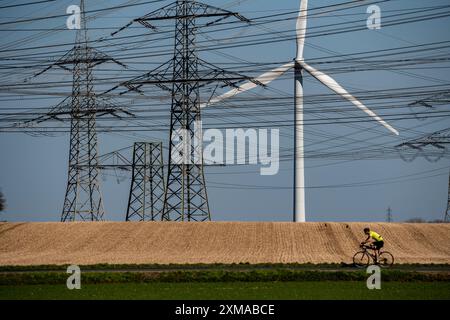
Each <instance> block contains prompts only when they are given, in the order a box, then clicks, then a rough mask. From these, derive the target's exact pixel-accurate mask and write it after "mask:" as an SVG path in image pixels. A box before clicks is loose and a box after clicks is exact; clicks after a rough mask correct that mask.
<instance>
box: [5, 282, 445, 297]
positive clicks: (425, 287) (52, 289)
mask: <svg viewBox="0 0 450 320" xmlns="http://www.w3.org/2000/svg"><path fill="white" fill-rule="evenodd" d="M0 299H2V300H6V299H155V300H157V299H168V300H171V299H173V300H209V299H224V300H232V299H236V300H239V299H262V300H264V299H270V300H276V299H296V300H297V299H349V300H365V299H389V300H391V299H408V300H411V299H424V300H426V299H445V300H450V283H449V282H386V283H383V284H382V288H381V290H368V289H367V288H366V284H365V282H363V281H320V282H319V281H306V282H215V283H210V282H206V283H161V282H157V283H117V284H86V285H82V288H81V289H80V290H68V289H67V288H66V287H65V285H19V286H0Z"/></svg>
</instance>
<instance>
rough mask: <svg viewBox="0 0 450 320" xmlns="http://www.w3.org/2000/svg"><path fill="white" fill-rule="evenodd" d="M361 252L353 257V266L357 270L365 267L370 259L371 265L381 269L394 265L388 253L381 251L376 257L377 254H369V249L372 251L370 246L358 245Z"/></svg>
mask: <svg viewBox="0 0 450 320" xmlns="http://www.w3.org/2000/svg"><path fill="white" fill-rule="evenodd" d="M359 247H360V248H361V249H362V250H361V251H358V252H357V253H355V255H354V256H353V264H354V265H355V266H357V267H359V268H362V267H367V266H368V265H369V264H370V262H371V258H372V261H373V264H375V265H379V266H380V267H383V268H389V267H391V266H392V265H393V264H394V256H393V255H392V254H391V253H390V252H388V251H382V252H380V254H379V255H378V257H377V254H376V253H374V254H372V253H370V252H369V249H372V250H373V249H374V247H372V246H370V245H365V244H360V246H359Z"/></svg>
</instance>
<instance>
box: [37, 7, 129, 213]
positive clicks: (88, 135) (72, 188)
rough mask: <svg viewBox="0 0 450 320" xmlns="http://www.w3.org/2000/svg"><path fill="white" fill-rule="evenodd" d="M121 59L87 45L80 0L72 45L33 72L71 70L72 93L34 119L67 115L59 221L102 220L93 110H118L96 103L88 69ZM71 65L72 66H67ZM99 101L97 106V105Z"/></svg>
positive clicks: (84, 21) (102, 209)
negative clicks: (64, 181)
mask: <svg viewBox="0 0 450 320" xmlns="http://www.w3.org/2000/svg"><path fill="white" fill-rule="evenodd" d="M108 61H109V62H114V63H117V64H119V65H121V66H123V67H125V65H123V64H122V63H120V62H118V61H117V60H115V59H113V58H111V57H109V56H108V55H106V54H104V53H102V52H100V51H98V50H96V49H94V48H92V47H90V46H89V45H88V37H87V27H86V16H85V6H84V0H81V1H80V29H78V30H77V34H76V43H75V46H74V47H73V48H72V49H71V50H69V51H68V52H67V53H66V54H65V55H64V56H63V57H61V58H60V59H59V60H57V61H56V62H55V63H53V64H52V65H50V66H49V67H47V68H46V69H44V70H43V71H41V72H39V73H37V74H36V75H35V77H36V76H39V75H41V74H42V73H44V72H46V71H47V70H49V69H51V68H52V67H54V66H57V67H60V68H62V69H64V70H68V71H71V72H72V74H73V87H72V96H71V97H70V99H69V98H67V99H65V100H64V101H62V102H61V103H60V104H59V105H57V106H56V107H55V108H53V109H52V110H51V111H50V112H49V113H48V114H46V115H45V116H44V117H40V118H39V119H35V121H38V122H42V121H46V120H50V119H58V117H61V116H63V115H69V116H70V151H69V168H68V181H67V189H66V195H65V198H64V206H63V210H62V214H61V221H62V222H65V221H75V220H78V219H80V220H83V221H99V220H103V215H104V208H103V201H102V194H101V191H100V181H99V163H98V159H97V155H98V143H97V132H96V117H97V114H98V113H100V114H112V115H115V112H116V111H118V110H117V109H115V108H114V106H112V105H108V104H107V103H106V102H100V103H98V101H97V99H96V96H95V93H94V83H93V82H94V80H93V76H92V69H93V67H95V66H96V65H99V64H101V63H104V62H108ZM69 66H72V67H69ZM99 104H100V106H99ZM122 111H123V110H122Z"/></svg>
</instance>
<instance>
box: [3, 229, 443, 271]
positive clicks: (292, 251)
mask: <svg viewBox="0 0 450 320" xmlns="http://www.w3.org/2000/svg"><path fill="white" fill-rule="evenodd" d="M365 226H369V227H370V228H372V229H373V230H375V231H377V232H378V233H380V234H381V235H382V236H383V237H384V239H385V242H386V245H385V249H386V250H388V251H390V252H391V253H392V254H393V255H394V256H395V259H396V260H395V261H396V263H408V264H409V263H420V264H430V263H439V264H450V224H406V223H405V224H402V223H319V222H317V223H316V222H309V223H289V222H206V223H180V222H72V223H57V222H55V223H53V222H45V223H0V265H50V264H52V265H61V264H78V265H88V264H89V265H93V264H99V263H109V264H189V263H208V264H210V263H227V264H228V263H252V264H254V263H341V262H345V263H350V262H351V261H352V256H353V254H354V253H355V252H356V251H357V250H358V245H359V243H360V242H361V241H362V240H364V238H365V236H364V234H363V231H362V229H363V228H364V227H365Z"/></svg>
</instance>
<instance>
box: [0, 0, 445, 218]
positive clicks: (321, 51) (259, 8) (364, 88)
mask: <svg viewBox="0 0 450 320" xmlns="http://www.w3.org/2000/svg"><path fill="white" fill-rule="evenodd" d="M28 2H30V1H28ZM144 2H149V1H145V0H141V1H125V0H112V1H92V0H87V1H86V5H87V10H88V11H92V10H100V9H102V8H110V7H114V6H117V5H122V4H137V3H144ZM204 2H205V3H208V4H210V5H214V6H217V7H222V8H225V9H227V10H232V11H238V12H241V13H242V14H243V15H244V16H246V17H248V18H250V19H252V18H256V20H255V21H261V20H262V21H266V22H267V23H266V24H263V23H255V25H253V26H250V27H242V28H232V29H229V30H222V31H220V30H218V29H220V28H221V27H222V28H223V27H225V28H227V27H230V26H231V25H228V24H225V25H222V26H221V27H220V26H216V27H212V28H210V32H204V31H205V29H202V30H201V31H200V34H199V35H198V38H197V41H198V45H199V48H200V49H201V51H200V57H201V58H202V59H203V60H206V61H208V62H211V63H214V64H216V65H218V66H221V67H223V68H227V69H230V70H233V71H239V72H242V73H246V74H248V75H250V76H257V75H258V74H261V73H263V72H265V71H267V70H269V69H270V68H275V67H276V66H278V65H281V64H283V63H286V62H289V61H291V60H292V59H293V58H294V56H295V40H294V39H293V38H292V36H293V34H294V31H295V19H294V17H295V13H292V12H293V11H295V10H298V1H297V0H277V1H269V0H241V1H232V0H205V1H204ZM343 2H344V1H342V0H340V1H334V0H333V1H325V0H313V1H309V3H310V4H309V8H310V13H311V17H310V19H309V20H308V33H307V39H306V48H305V60H306V61H307V62H309V63H310V64H311V65H312V66H314V67H316V68H318V69H320V70H322V71H324V72H326V73H328V74H330V75H331V76H333V77H334V78H335V79H336V80H337V81H338V82H339V83H340V84H341V85H343V86H344V87H345V88H346V89H348V90H349V91H350V92H352V93H354V94H355V96H357V97H359V98H360V99H361V101H362V102H364V103H365V104H366V105H367V106H368V107H369V108H370V107H373V108H374V110H376V111H377V112H378V113H379V114H380V115H385V116H387V118H388V119H390V120H389V122H390V123H391V124H392V125H393V126H394V127H395V128H397V129H398V130H399V131H400V136H399V137H396V136H394V135H390V134H389V132H388V131H386V130H385V129H384V128H383V127H381V126H379V125H378V124H376V123H374V122H367V121H363V120H364V119H363V118H364V117H365V114H364V113H363V112H361V111H359V110H357V109H356V108H354V107H353V106H352V105H351V104H350V103H348V102H346V101H343V100H340V99H339V98H337V97H336V96H335V95H334V94H332V93H331V92H330V91H329V90H328V89H327V88H326V87H324V86H323V85H321V84H320V83H318V82H317V81H316V80H314V79H313V78H311V77H308V76H306V77H305V83H304V87H305V88H304V90H305V118H306V123H307V125H306V126H305V144H306V149H305V154H306V156H305V158H306V159H305V162H306V185H307V187H306V210H307V220H308V221H384V220H385V216H386V210H387V208H388V207H391V208H392V213H393V218H394V220H395V221H403V220H406V219H409V218H414V217H422V218H425V219H427V220H433V219H442V217H443V214H444V210H445V208H446V204H447V186H448V174H449V168H450V162H449V157H448V156H449V155H448V150H447V151H446V154H445V155H444V157H443V158H441V159H440V160H438V161H436V162H432V161H429V160H427V159H425V158H424V157H423V156H420V155H419V156H418V157H417V158H416V159H415V160H414V161H412V162H406V161H404V160H402V158H401V157H400V154H399V153H397V152H395V149H394V146H396V145H398V144H400V143H402V142H405V141H408V140H411V139H415V138H418V137H420V136H422V135H425V134H429V133H432V132H435V131H437V130H442V129H446V128H450V117H449V114H448V113H445V112H446V111H447V110H448V107H449V105H448V103H447V104H446V103H440V104H439V105H437V104H436V105H435V106H434V108H433V109H431V110H429V109H427V108H426V107H416V108H409V107H407V106H408V104H410V103H413V102H414V101H417V100H418V99H424V98H427V97H429V95H427V94H425V93H429V92H442V91H445V90H447V91H448V90H449V89H450V73H449V72H448V68H449V61H446V59H447V60H448V59H449V58H450V47H449V46H448V44H449V43H448V42H449V41H450V33H449V30H450V17H449V12H450V7H449V4H450V3H449V1H447V0H429V1H425V2H424V1H418V0H394V1H354V2H355V3H358V4H364V5H360V6H356V7H350V8H349V6H355V4H353V3H349V4H348V5H347V6H341V7H336V6H332V7H330V9H326V8H323V7H324V6H329V5H335V4H338V3H343ZM375 2H377V5H378V6H379V7H380V8H381V13H382V20H381V29H379V30H369V29H368V28H366V19H367V18H368V16H369V14H367V13H366V9H367V7H368V5H369V4H372V3H375ZM16 3H17V2H16V1H0V7H5V6H8V5H13V4H16ZM21 3H25V1H22V2H21ZM77 3H78V1H75V0H62V1H55V2H48V3H42V4H36V5H32V6H24V7H11V8H1V9H0V30H1V31H0V61H1V63H0V66H1V67H2V69H0V76H1V80H0V81H1V83H0V89H1V90H0V114H1V115H0V119H2V120H1V123H0V127H2V128H4V127H7V126H10V125H11V123H12V122H11V121H9V120H8V117H11V115H8V114H7V113H14V112H16V111H17V112H24V111H30V110H31V112H32V111H33V109H34V110H38V112H42V111H43V110H45V109H46V108H51V107H52V106H54V105H56V104H57V103H58V102H60V101H61V100H62V99H63V98H64V94H67V93H69V92H70V90H71V88H70V81H71V75H70V73H68V72H66V71H64V70H61V69H55V70H50V71H49V72H47V73H45V74H44V75H41V76H40V77H37V78H34V79H32V80H30V81H31V82H29V83H31V84H30V86H29V87H26V89H29V90H28V91H27V92H23V91H24V90H22V88H24V85H23V84H24V79H26V78H29V77H30V76H32V75H33V74H34V73H36V72H38V71H39V70H41V69H42V68H43V66H45V65H46V64H48V63H49V62H50V61H55V59H58V58H59V57H61V56H62V55H63V54H64V52H66V51H67V50H69V49H70V48H71V46H72V44H73V43H74V39H75V33H74V31H70V30H66V29H65V28H64V26H65V20H66V17H64V16H59V15H63V14H65V10H66V8H67V7H68V6H69V5H71V4H77ZM169 3H170V1H161V2H159V3H147V4H145V5H140V6H131V7H125V8H122V9H120V10H106V11H97V12H91V13H88V17H90V19H89V22H88V26H89V28H91V30H90V32H89V38H90V39H99V38H100V37H105V38H106V40H104V41H102V42H95V43H94V44H93V46H94V47H98V48H99V50H102V51H103V52H107V53H108V54H109V55H111V56H113V57H115V58H117V59H118V60H121V61H123V62H124V63H126V64H127V65H129V68H128V69H127V70H121V69H120V67H116V66H113V65H111V64H105V65H101V66H99V67H98V70H97V71H96V73H95V77H96V79H97V80H98V83H100V82H101V83H102V84H99V85H97V86H96V89H97V90H98V92H101V89H103V88H111V87H113V86H114V85H115V84H117V83H118V81H119V79H120V80H122V79H127V78H131V77H133V76H137V75H140V74H143V73H145V72H146V71H149V70H151V69H153V68H155V67H156V66H157V65H158V64H159V63H162V62H165V61H167V60H169V59H171V58H172V56H173V37H172V34H171V33H170V31H172V30H173V28H174V26H173V23H172V22H170V21H164V22H162V23H161V26H160V28H159V32H161V35H158V31H157V32H152V31H151V30H148V29H145V28H143V27H142V26H141V27H139V26H138V25H136V24H134V25H132V28H130V29H128V30H125V31H123V32H122V33H120V34H119V35H118V36H120V37H121V38H119V39H113V38H111V37H110V33H111V32H112V31H114V30H117V29H118V28H120V27H121V26H123V25H125V24H126V23H127V22H129V21H130V20H132V19H134V18H136V17H139V16H142V15H144V14H146V13H149V12H152V11H154V10H156V9H158V8H160V7H162V6H163V5H165V4H169ZM346 3H347V2H346ZM365 3H366V4H365ZM433 8H434V9H433ZM427 10H429V11H427ZM433 10H434V11H433ZM407 13H409V15H408V14H407ZM277 14H285V15H278V16H274V17H269V16H271V15H277ZM433 15H434V17H433V19H431V18H430V16H433ZM46 16H59V17H53V18H52V17H50V18H48V19H40V20H33V21H29V22H20V23H15V24H2V23H6V22H11V21H16V20H26V19H29V18H38V17H46ZM260 17H265V18H262V19H261V18H260ZM425 17H428V19H426V18H425ZM258 18H259V20H258ZM284 18H286V19H284ZM414 19H416V20H422V21H416V22H411V21H409V20H414ZM273 20H276V21H273ZM230 21H232V20H230ZM201 23H202V22H199V24H201ZM390 24H393V25H390ZM237 25H238V24H237V23H233V24H232V26H237ZM52 28H56V29H58V30H57V31H51V32H49V31H48V30H49V29H52ZM339 28H344V29H347V30H346V32H336V31H337V30H339ZM349 28H350V29H352V28H353V29H354V30H353V29H352V30H353V31H350V30H349ZM214 30H215V31H216V32H213V31H214ZM138 34H141V36H136V37H133V35H138ZM142 34H144V35H142ZM128 35H129V36H130V37H126V36H128ZM283 37H288V38H289V37H290V38H292V39H288V40H287V41H274V40H277V39H282V38H283ZM258 39H260V40H267V41H260V42H266V43H260V44H257V45H255V43H254V42H255V40H258ZM137 40H138V41H139V42H138V41H137ZM246 41H248V45H246V43H245V42H246ZM55 44H58V46H54V45H55ZM61 44H65V45H61ZM234 45H235V46H234ZM35 47H37V48H35ZM398 48H400V49H398ZM424 48H432V49H430V50H423V49H424ZM394 49H395V50H394ZM363 52H370V53H366V54H360V53H363ZM392 52H395V53H397V54H395V55H387V53H392ZM358 54H359V55H358ZM378 54H379V56H378ZM427 59H428V60H427ZM429 59H441V60H440V61H441V62H436V61H434V62H433V63H431V62H430V61H429ZM406 60H408V61H410V63H405V64H403V65H402V61H403V62H405V61H406ZM255 63H261V64H260V65H258V64H255ZM8 65H9V66H11V65H14V66H16V67H17V66H22V68H16V69H11V68H4V67H5V66H8ZM25 65H28V66H30V67H28V68H23V66H25ZM41 65H42V67H41ZM361 69H362V70H361ZM106 78H107V79H108V80H107V81H101V79H106ZM99 79H100V80H99ZM116 79H117V80H116ZM48 81H53V82H58V85H55V86H53V87H51V88H49V87H45V85H46V84H45V83H46V82H48ZM64 81H66V83H65V82H64ZM96 83H97V82H96ZM18 84H20V85H21V86H22V87H20V88H21V90H22V91H21V92H19V93H17V92H15V93H7V92H6V88H10V87H11V86H13V87H14V86H16V87H14V88H16V89H17V85H18ZM212 89H213V87H209V88H207V89H205V90H204V91H202V101H205V100H207V99H208V98H209V97H210V96H211V94H212ZM394 89H395V90H397V92H398V94H397V95H395V94H392V95H391V93H392V92H395V90H394ZM17 90H19V89H17ZM146 90H147V91H146V95H147V94H148V96H152V98H150V97H149V98H145V97H140V98H139V97H138V98H136V99H132V98H131V99H127V98H123V99H122V98H120V97H117V99H118V101H121V103H123V104H125V105H128V106H133V104H136V107H135V108H138V109H140V110H144V111H145V112H147V113H144V115H146V117H142V118H138V119H136V120H134V121H127V122H124V123H121V122H118V121H116V122H114V123H105V122H101V121H100V122H99V123H100V124H101V125H111V124H112V125H114V124H115V125H128V126H131V125H135V126H139V127H140V128H143V129H148V128H151V127H152V126H155V125H157V126H159V127H163V128H166V129H165V130H160V131H139V132H130V131H127V132H106V133H104V132H103V133H100V134H99V135H98V140H99V148H100V154H105V153H108V152H111V151H113V150H117V149H120V148H124V147H127V146H131V145H132V143H133V141H155V140H158V141H159V140H160V141H163V143H164V145H165V146H167V143H168V134H169V133H168V130H167V128H168V127H167V125H168V120H169V115H170V113H169V112H170V103H169V100H168V99H167V96H166V97H164V95H165V93H163V92H162V91H158V90H157V89H155V88H152V87H151V86H150V87H148V88H147V89H146ZM226 90H227V88H220V87H219V88H218V89H217V91H216V93H219V92H225V91H226ZM393 90H394V91H393ZM19 91H20V90H19ZM49 91H50V92H51V93H52V95H48V94H46V93H48V92H49ZM370 91H372V92H370ZM118 92H120V90H119V91H116V93H118ZM293 92H294V82H293V73H292V72H290V73H288V74H286V75H285V76H284V77H282V79H280V80H278V81H275V82H273V83H272V84H271V85H270V86H269V88H259V89H256V90H255V91H254V92H250V93H247V94H245V95H243V96H242V99H234V100H233V99H232V100H230V101H229V102H227V103H226V104H223V105H219V106H218V107H217V108H214V107H211V109H207V110H205V112H204V117H203V118H204V124H205V126H206V127H207V128H215V127H220V128H225V127H227V126H231V127H236V126H237V127H241V128H244V129H245V128H248V127H249V126H258V124H262V125H261V126H262V127H264V128H270V129H275V128H278V129H280V133H281V140H280V152H281V155H282V157H281V166H280V172H279V174H277V175H275V176H260V175H259V166H252V165H244V166H226V167H207V168H206V181H207V188H208V196H209V201H210V208H211V213H212V219H213V220H215V221H217V220H227V221H229V220H241V221H248V220H251V221H290V220H291V219H292V185H293V180H292V179H293V171H292V150H293V138H292V137H293V136H292V134H293V127H292V120H293ZM421 92H424V94H423V95H421ZM161 95H162V96H163V97H161ZM155 96H159V97H161V98H160V99H159V98H155ZM276 97H279V98H283V99H284V100H283V99H282V100H281V101H282V102H277V100H276V99H274V98H276ZM252 98H253V101H252ZM290 98H292V99H290ZM327 99H331V100H330V101H328V102H327ZM446 99H447V101H449V100H448V95H447V98H446ZM132 103H133V104H132ZM246 104H247V105H246ZM36 108H40V109H36ZM152 108H153V109H152ZM255 108H256V109H255ZM257 108H259V109H257ZM155 109H158V110H157V111H155ZM340 109H342V111H341V110H340ZM428 111H429V112H437V113H436V115H434V114H433V116H430V117H426V118H424V119H421V120H418V119H416V118H415V117H414V116H413V113H414V112H419V113H421V116H423V117H424V115H426V112H428ZM35 112H36V111H35ZM354 117H358V118H356V119H358V120H361V121H359V122H357V123H348V122H346V121H345V119H355V118H354ZM336 118H339V120H335V121H334V120H333V119H336ZM339 122H340V123H339ZM52 125H59V124H55V123H51V124H50V126H52ZM61 126H62V128H67V124H66V125H64V124H63V125H61ZM129 128H130V127H129ZM383 150H384V152H385V153H383ZM68 151H69V135H68V134H67V133H55V134H51V135H50V136H49V135H42V134H41V135H37V136H36V135H28V134H24V133H11V132H8V133H6V132H1V131H0V188H1V190H2V192H3V193H4V196H5V198H6V200H7V210H6V211H5V212H3V213H2V214H1V216H0V219H7V220H8V221H58V220H59V219H60V215H61V210H62V205H63V200H64V194H65V189H66V183H67V162H68ZM352 151H355V152H356V151H357V152H356V154H352ZM370 151H373V154H375V156H372V157H369V158H370V159H361V157H363V156H367V155H369V153H370ZM130 152H131V149H129V151H125V152H124V153H125V154H127V153H128V154H129V153H130ZM330 153H336V155H335V156H334V157H331V155H330ZM164 157H165V159H167V154H165V156H164ZM129 184H130V180H129V174H127V173H122V172H119V173H117V176H116V173H115V172H111V171H109V172H104V174H103V176H102V193H103V197H104V202H105V209H106V215H105V219H107V220H124V219H125V211H126V205H127V199H128V192H129V187H130V186H129Z"/></svg>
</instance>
